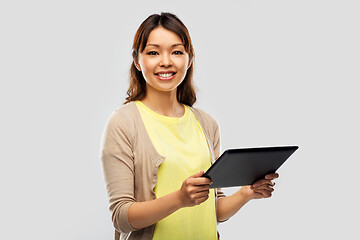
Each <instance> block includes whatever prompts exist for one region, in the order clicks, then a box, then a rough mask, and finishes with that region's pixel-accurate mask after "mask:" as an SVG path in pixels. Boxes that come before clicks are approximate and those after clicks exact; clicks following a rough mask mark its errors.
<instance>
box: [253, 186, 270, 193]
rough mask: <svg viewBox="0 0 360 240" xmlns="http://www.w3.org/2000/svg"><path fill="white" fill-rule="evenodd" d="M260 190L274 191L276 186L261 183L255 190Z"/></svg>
mask: <svg viewBox="0 0 360 240" xmlns="http://www.w3.org/2000/svg"><path fill="white" fill-rule="evenodd" d="M258 190H265V191H270V192H273V191H274V188H272V186H270V185H261V186H260V187H257V188H254V189H253V191H254V192H255V191H258Z"/></svg>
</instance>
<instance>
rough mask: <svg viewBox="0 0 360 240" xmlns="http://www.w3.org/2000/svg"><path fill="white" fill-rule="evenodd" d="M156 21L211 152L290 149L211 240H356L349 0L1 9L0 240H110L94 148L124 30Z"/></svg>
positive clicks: (122, 62) (355, 97)
mask: <svg viewBox="0 0 360 240" xmlns="http://www.w3.org/2000/svg"><path fill="white" fill-rule="evenodd" d="M161 11H168V12H172V13H174V14H176V15H178V16H179V18H180V19H181V20H182V21H183V22H184V23H185V24H186V26H187V27H188V29H189V31H190V35H191V37H192V40H193V45H194V49H195V55H196V56H195V76H194V79H195V84H196V86H197V88H198V89H199V90H198V101H197V103H196V104H195V107H199V108H201V109H203V110H205V111H207V112H208V113H210V114H211V115H212V116H214V117H215V118H216V119H217V121H218V123H219V126H220V132H221V151H222V152H223V151H224V150H225V149H227V148H235V147H257V146H280V145H298V146H299V147H300V149H299V150H298V151H297V152H296V153H295V154H294V155H293V156H292V157H291V158H290V159H289V160H288V161H287V162H286V163H285V164H284V165H283V166H282V167H281V168H280V169H279V171H278V172H279V174H280V178H279V179H278V180H277V181H276V183H277V185H276V187H275V192H274V195H273V197H271V198H270V199H263V200H253V201H251V202H249V203H248V204H247V205H245V206H244V207H243V208H242V209H241V210H240V211H239V212H238V213H237V214H236V215H235V216H233V217H232V218H231V219H230V220H229V221H227V222H225V223H222V224H219V225H218V230H219V232H220V234H221V236H222V239H226V240H228V239H277V240H279V239H284V240H285V239H340V238H341V239H359V234H358V230H357V228H358V216H359V213H360V211H359V201H360V198H359V195H360V194H359V191H358V185H359V165H360V164H359V161H360V158H359V151H358V149H359V147H358V146H359V134H360V131H359V122H360V118H359V113H358V112H359V103H360V101H359V100H360V97H359V84H358V82H359V80H360V71H359V66H360V57H359V56H360V44H359V43H360V33H359V29H360V26H359V25H360V15H359V12H360V3H359V1H355V0H354V1H350V0H342V1H340V0H338V1H335V0H323V1H321V0H302V1H285V0H273V1H268V0H267V1H265V0H253V1H250V0H238V1H235V0H233V1H230V0H223V1H185V0H183V1H156V0H153V1H126V2H125V1H92V0H87V1H85V0H83V1H80V0H71V1H68V0H62V1H45V0H44V1H39V0H34V1H10V0H5V1H1V3H0V79H1V85H0V114H1V118H0V121H1V124H0V161H1V166H0V184H1V187H0V189H1V192H0V194H1V198H0V201H1V204H0V221H1V222H0V226H1V230H0V239H4V240H5V239H6V240H12V239H19V240H20V239H37V240H45V239H46V240H47V239H52V240H57V239H59V240H60V239H69V240H82V239H84V240H100V239H113V227H112V223H111V216H110V212H109V210H108V202H107V196H106V191H105V184H104V180H103V173H102V168H101V162H100V159H99V147H100V139H101V135H102V132H103V130H104V126H105V123H106V120H107V118H108V117H109V116H110V114H111V113H112V111H113V110H114V109H115V108H117V107H119V106H121V105H122V103H123V102H124V100H125V97H126V90H127V88H128V70H129V67H130V64H131V46H132V41H133V37H134V34H135V32H136V29H137V28H138V26H139V25H140V24H141V22H142V21H143V20H144V19H145V18H146V17H148V16H149V15H151V14H153V13H160V12H161ZM238 189H239V188H228V189H225V193H226V194H228V195H230V194H232V193H233V192H235V191H237V190H238Z"/></svg>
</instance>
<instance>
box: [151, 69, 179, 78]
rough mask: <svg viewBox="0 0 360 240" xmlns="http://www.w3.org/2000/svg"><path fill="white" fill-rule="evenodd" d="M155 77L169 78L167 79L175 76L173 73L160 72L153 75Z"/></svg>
mask: <svg viewBox="0 0 360 240" xmlns="http://www.w3.org/2000/svg"><path fill="white" fill-rule="evenodd" d="M155 75H157V76H160V77H162V78H169V77H171V76H173V75H175V72H173V71H161V72H157V73H155Z"/></svg>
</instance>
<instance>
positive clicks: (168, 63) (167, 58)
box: [160, 54, 173, 67]
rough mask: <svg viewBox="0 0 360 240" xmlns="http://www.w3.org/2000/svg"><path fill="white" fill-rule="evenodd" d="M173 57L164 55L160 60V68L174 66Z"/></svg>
mask: <svg viewBox="0 0 360 240" xmlns="http://www.w3.org/2000/svg"><path fill="white" fill-rule="evenodd" d="M172 64H173V63H172V61H171V57H170V56H169V55H168V54H162V56H161V60H160V66H161V67H170V66H172Z"/></svg>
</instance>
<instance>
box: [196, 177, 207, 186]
mask: <svg viewBox="0 0 360 240" xmlns="http://www.w3.org/2000/svg"><path fill="white" fill-rule="evenodd" d="M191 183H192V184H193V185H196V186H201V185H210V184H211V183H212V181H211V179H209V178H206V177H197V178H192V179H191Z"/></svg>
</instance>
